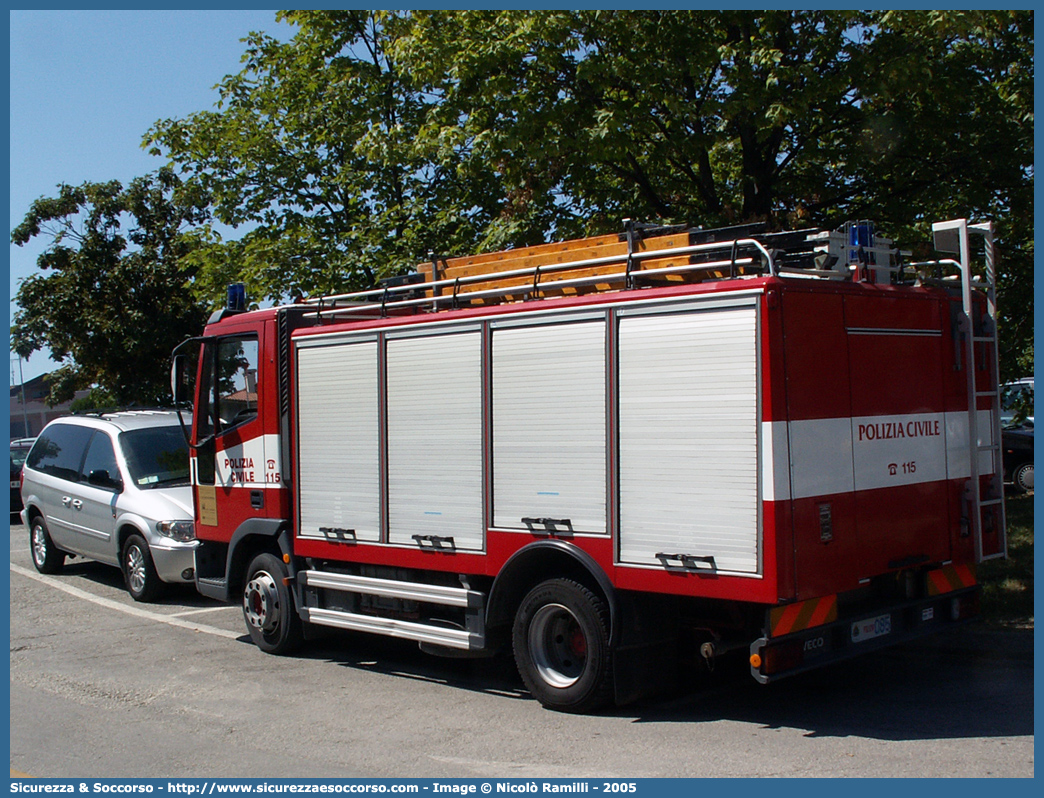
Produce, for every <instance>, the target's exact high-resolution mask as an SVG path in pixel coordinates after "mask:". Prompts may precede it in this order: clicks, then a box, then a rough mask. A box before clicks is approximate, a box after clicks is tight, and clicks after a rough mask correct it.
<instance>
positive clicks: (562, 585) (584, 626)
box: [512, 579, 612, 712]
mask: <svg viewBox="0 0 1044 798" xmlns="http://www.w3.org/2000/svg"><path fill="white" fill-rule="evenodd" d="M512 643H513V647H514V652H515V663H516V664H517V666H518V672H519V674H520V675H521V676H522V681H523V682H525V684H526V687H527V688H529V691H530V692H531V693H532V694H533V697H534V698H536V699H537V700H538V701H539V702H540V703H541V704H543V705H544V706H545V707H547V708H548V709H554V710H558V711H560V712H591V711H593V710H595V709H598V708H599V707H601V706H603V705H605V704H606V703H607V702H608V701H609V698H610V696H611V691H612V662H611V659H612V657H611V652H610V648H609V608H608V607H607V605H606V603H605V601H604V600H603V599H602V598H601V597H600V596H597V595H595V594H594V593H593V592H591V591H590V590H588V589H587V588H586V587H584V586H583V585H580V584H578V583H576V582H573V581H572V580H569V579H549V580H548V581H546V582H542V583H540V584H539V585H537V586H536V587H535V588H533V589H532V590H531V591H530V592H529V594H528V595H527V596H526V597H525V598H524V599H523V600H522V604H521V605H520V606H519V609H518V614H517V615H516V616H515V625H514V630H513V632H512Z"/></svg>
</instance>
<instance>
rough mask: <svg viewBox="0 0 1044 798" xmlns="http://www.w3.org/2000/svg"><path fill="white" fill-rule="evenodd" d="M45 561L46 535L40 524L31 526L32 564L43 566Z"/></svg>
mask: <svg viewBox="0 0 1044 798" xmlns="http://www.w3.org/2000/svg"><path fill="white" fill-rule="evenodd" d="M46 560H47V533H46V532H44V528H43V526H42V525H41V524H35V525H34V526H33V562H35V563H36V564H37V565H43V564H44V562H45V561H46Z"/></svg>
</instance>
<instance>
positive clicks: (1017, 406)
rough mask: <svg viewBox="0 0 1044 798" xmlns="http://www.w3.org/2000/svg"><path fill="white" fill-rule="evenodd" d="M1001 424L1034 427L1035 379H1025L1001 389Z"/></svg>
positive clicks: (1010, 383) (1007, 384)
mask: <svg viewBox="0 0 1044 798" xmlns="http://www.w3.org/2000/svg"><path fill="white" fill-rule="evenodd" d="M1001 423H1002V424H1004V425H1005V426H1007V425H1011V424H1015V425H1019V426H1027V425H1028V426H1029V427H1030V428H1032V427H1033V377H1023V378H1022V379H1021V380H1015V381H1014V382H1009V383H1006V384H1005V385H1004V386H1003V387H1002V388H1001Z"/></svg>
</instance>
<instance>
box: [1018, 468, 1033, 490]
mask: <svg viewBox="0 0 1044 798" xmlns="http://www.w3.org/2000/svg"><path fill="white" fill-rule="evenodd" d="M1015 484H1016V485H1018V486H1019V487H1020V488H1021V489H1022V490H1024V491H1031V490H1033V466H1031V465H1027V466H1023V467H1022V468H1020V469H1019V470H1018V471H1017V472H1015Z"/></svg>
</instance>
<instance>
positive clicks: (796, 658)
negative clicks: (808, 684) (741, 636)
mask: <svg viewBox="0 0 1044 798" xmlns="http://www.w3.org/2000/svg"><path fill="white" fill-rule="evenodd" d="M755 657H756V658H757V662H755ZM804 661H805V650H804V643H803V642H802V641H801V640H791V641H789V642H786V643H780V644H778V645H774V646H773V645H769V646H765V647H764V648H762V649H761V653H760V656H759V655H758V654H754V655H752V656H751V663H750V664H751V666H752V667H754V668H756V669H757V670H759V671H760V672H761V673H763V674H764V675H765V676H772V675H773V674H776V673H782V672H783V671H788V670H791V669H792V668H798V667H800V666H801V665H802V664H803V663H804Z"/></svg>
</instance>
